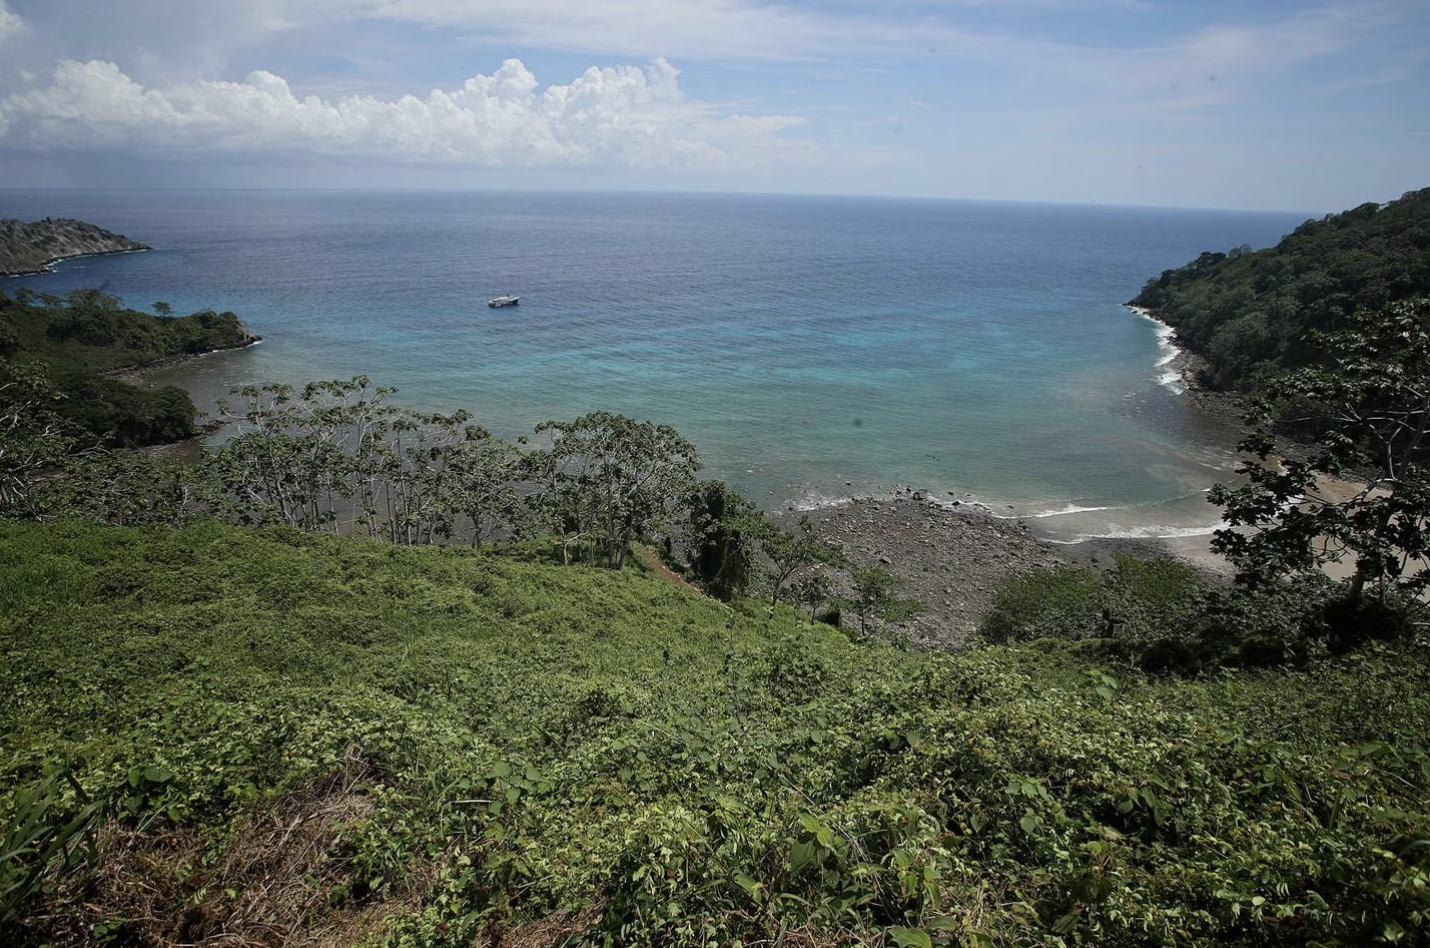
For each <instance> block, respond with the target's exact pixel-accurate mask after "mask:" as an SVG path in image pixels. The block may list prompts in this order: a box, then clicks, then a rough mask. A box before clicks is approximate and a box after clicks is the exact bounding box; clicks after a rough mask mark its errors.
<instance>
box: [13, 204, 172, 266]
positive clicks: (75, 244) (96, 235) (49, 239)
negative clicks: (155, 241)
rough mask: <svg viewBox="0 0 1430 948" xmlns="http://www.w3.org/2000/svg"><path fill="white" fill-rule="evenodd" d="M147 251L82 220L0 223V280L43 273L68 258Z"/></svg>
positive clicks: (142, 246) (124, 238)
mask: <svg viewBox="0 0 1430 948" xmlns="http://www.w3.org/2000/svg"><path fill="white" fill-rule="evenodd" d="M149 249H151V248H150V247H149V246H148V245H147V244H141V243H139V242H138V241H137V240H130V239H129V238H128V237H124V236H122V235H120V234H112V233H110V232H109V231H107V230H105V229H104V228H102V227H96V226H95V225H93V224H87V223H85V222H84V221H77V220H68V219H60V220H55V219H51V218H48V217H47V218H45V219H44V220H42V221H34V222H33V223H26V222H24V221H19V220H8V219H7V220H0V277H10V276H25V275H28V274H32V273H43V272H45V271H46V270H48V269H49V267H50V265H51V264H53V263H56V262H57V261H60V260H67V259H69V258H70V257H84V256H89V255H90V254H102V253H133V252H134V251H138V250H149Z"/></svg>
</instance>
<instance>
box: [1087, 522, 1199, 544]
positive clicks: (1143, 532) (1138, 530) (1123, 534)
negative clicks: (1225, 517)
mask: <svg viewBox="0 0 1430 948" xmlns="http://www.w3.org/2000/svg"><path fill="white" fill-rule="evenodd" d="M1219 529H1221V528H1220V526H1211V527H1169V526H1164V525H1160V524H1148V525H1147V526H1144V527H1130V528H1128V529H1126V530H1111V531H1108V532H1107V533H1084V534H1082V535H1081V536H1082V539H1083V540H1175V539H1177V538H1178V537H1208V536H1211V535H1212V534H1213V533H1215V532H1216V531H1217V530H1219Z"/></svg>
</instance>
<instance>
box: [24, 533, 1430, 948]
mask: <svg viewBox="0 0 1430 948" xmlns="http://www.w3.org/2000/svg"><path fill="white" fill-rule="evenodd" d="M802 615H803V614H802V613H797V612H795V611H794V610H793V609H790V608H788V607H785V606H783V605H782V606H780V607H779V608H778V609H777V610H775V611H774V612H773V613H770V612H769V611H768V609H767V608H766V606H764V605H761V604H758V603H757V602H755V601H752V600H741V601H740V602H738V603H736V604H735V605H734V606H733V607H732V606H729V605H724V604H721V603H719V602H717V601H715V600H711V599H705V598H702V597H699V596H697V595H694V594H692V593H690V592H687V591H684V590H682V589H680V588H678V587H675V586H673V585H671V584H669V583H667V582H665V581H664V580H662V579H661V578H660V577H659V576H657V575H653V574H647V573H644V572H642V571H640V570H636V569H626V570H623V571H612V570H609V569H606V568H602V567H598V566H593V565H565V566H563V565H560V564H559V563H558V562H555V561H553V560H552V558H551V554H550V551H549V550H547V549H545V548H538V547H532V546H529V545H512V546H502V547H497V548H482V549H476V550H473V549H471V548H467V547H457V546H451V547H446V548H438V547H420V548H401V547H396V546H391V545H380V544H374V543H371V542H366V541H362V540H358V539H355V538H351V537H332V536H323V535H319V534H304V533H301V532H299V531H296V530H293V529H291V528H281V527H275V528H264V529H261V530H247V529H242V528H238V527H233V526H228V525H223V524H218V523H214V522H207V523H199V524H194V525H190V526H188V527H186V528H183V529H172V528H166V527H147V528H110V527H98V526H94V525H91V524H83V523H73V522H71V523H62V524H55V525H48V524H11V525H8V526H3V527H0V616H3V619H0V623H3V625H0V648H3V652H0V662H3V665H4V674H5V680H6V681H7V683H8V684H9V685H10V687H8V688H7V689H6V690H5V692H4V695H3V697H0V724H3V728H0V732H3V734H4V737H3V750H4V753H3V754H0V761H3V762H4V763H3V764H0V785H3V786H7V787H11V788H14V791H13V792H12V793H10V794H7V795H6V796H5V797H4V798H0V825H3V826H9V827H15V829H12V830H11V831H10V835H11V838H10V839H9V840H7V845H8V846H10V847H14V849H13V852H14V853H17V854H11V852H12V851H7V856H6V861H5V862H4V863H3V866H4V869H3V871H4V873H5V875H4V879H3V881H0V893H3V896H4V898H5V899H6V902H5V910H6V911H7V913H8V914H7V917H6V921H5V924H6V925H7V931H8V938H9V943H24V942H26V941H35V942H38V941H41V940H45V939H51V940H62V941H68V942H71V943H88V944H104V943H109V944H155V943H189V944H192V943H199V942H204V941H205V939H210V940H212V943H215V944H216V943H218V941H219V940H221V938H223V937H227V938H231V939H232V938H237V939H242V940H243V941H244V942H245V943H251V944H278V943H286V944H295V943H304V942H305V941H306V942H308V943H333V944H353V943H358V942H364V941H365V942H366V943H370V944H389V945H454V946H455V945H471V944H496V943H498V942H500V943H509V944H562V943H565V944H572V945H578V944H592V945H596V944H662V945H665V944H697V943H699V944H737V943H743V944H760V943H773V942H775V941H777V940H781V939H783V940H784V941H786V942H790V943H795V944H809V945H818V944H829V945H835V944H849V943H853V942H866V943H871V944H889V945H925V944H928V945H932V944H947V945H1010V946H1011V945H1026V944H1048V945H1059V944H1062V945H1068V944H1079V943H1086V944H1098V945H1145V944H1149V943H1152V944H1207V945H1211V944H1218V945H1221V944H1241V945H1289V944H1344V945H1359V944H1370V943H1377V942H1385V943H1399V944H1412V945H1413V944H1424V943H1425V941H1424V933H1425V931H1426V930H1427V923H1430V915H1428V914H1427V913H1430V886H1427V881H1430V878H1427V876H1430V854H1427V852H1426V849H1427V845H1426V842H1425V841H1426V839H1427V838H1430V822H1427V820H1430V817H1427V802H1430V801H1427V790H1430V757H1427V753H1426V751H1427V749H1426V747H1425V728H1424V722H1425V721H1426V720H1430V697H1427V696H1430V688H1427V685H1430V667H1427V663H1426V661H1425V652H1424V650H1423V649H1419V650H1417V649H1416V648H1415V647H1413V646H1411V645H1409V644H1404V645H1400V646H1396V647H1395V648H1393V649H1387V648H1377V649H1371V650H1369V651H1361V652H1358V653H1356V654H1355V655H1352V656H1349V657H1346V658H1342V659H1331V658H1323V659H1322V660H1320V661H1317V662H1314V663H1312V664H1310V665H1309V666H1308V667H1307V668H1305V669H1304V670H1300V671H1286V670H1276V671H1269V672H1260V671H1253V672H1240V673H1215V674H1209V675H1206V676H1203V677H1201V678H1197V679H1160V678H1156V677H1149V676H1148V675H1146V674H1144V673H1140V672H1137V671H1134V670H1131V669H1130V668H1128V667H1127V666H1126V665H1125V664H1119V663H1115V662H1110V661H1108V660H1107V659H1106V658H1104V657H1102V656H1101V654H1100V653H1099V652H1098V651H1097V650H1096V649H1095V648H1093V647H1091V646H1089V645H1087V644H1078V643H1068V642H1059V641H1056V640H1045V641H1043V642H1039V643H1034V644H1031V645H1018V646H1002V647H990V648H985V649H981V650H977V651H974V652H970V653H966V654H964V655H960V656H949V655H944V654H918V653H909V652H904V651H900V650H898V649H896V648H893V647H890V646H888V645H885V644H881V643H880V642H878V641H875V640H867V639H863V638H858V637H856V639H854V640H851V638H849V637H848V636H847V635H846V634H844V633H841V632H839V631H837V630H835V629H833V628H830V627H828V626H823V625H817V624H810V623H809V622H808V621H807V620H806V619H804V618H802V617H801V616H802ZM65 837H67V838H68V839H69V840H70V848H69V850H68V853H69V854H68V855H67V856H62V855H61V854H60V853H59V852H58V851H55V850H53V842H54V841H55V840H57V839H60V838H65ZM86 847H93V849H94V856H93V865H94V866H95V867H96V870H97V871H95V872H83V871H80V870H81V869H82V868H83V867H84V866H85V865H87V864H88V860H89V859H90V858H91V857H90V856H89V849H88V848H86ZM46 859H48V862H47V861H46ZM66 865H68V866H69V867H70V871H68V872H65V871H62V870H63V868H64V866H66ZM37 870H38V871H37Z"/></svg>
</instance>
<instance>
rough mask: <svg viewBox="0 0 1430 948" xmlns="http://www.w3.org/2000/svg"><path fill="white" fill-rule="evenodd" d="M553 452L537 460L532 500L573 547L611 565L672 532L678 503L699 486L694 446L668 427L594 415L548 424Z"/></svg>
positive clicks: (543, 428)
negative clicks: (536, 490) (644, 542)
mask: <svg viewBox="0 0 1430 948" xmlns="http://www.w3.org/2000/svg"><path fill="white" fill-rule="evenodd" d="M536 432H537V434H538V435H542V434H550V435H551V436H552V442H551V447H549V448H547V449H546V450H544V451H539V452H535V453H533V455H532V464H533V471H534V473H535V476H536V477H537V479H538V482H539V485H540V490H539V493H538V494H536V495H533V496H534V497H535V498H536V500H537V502H538V504H539V506H540V508H541V510H542V511H543V512H544V513H545V514H546V516H547V518H548V520H549V521H550V522H551V523H552V524H553V525H554V526H556V527H557V528H558V529H559V530H560V531H561V532H562V533H563V534H564V535H565V537H566V541H565V543H564V544H563V550H564V549H565V548H566V547H567V546H568V545H571V544H575V545H577V546H578V548H581V547H588V548H590V549H593V550H594V551H595V552H596V553H598V554H599V555H600V556H601V557H602V558H603V559H604V560H605V562H606V564H607V565H608V566H610V567H611V568H613V569H620V568H621V566H623V565H624V564H625V559H626V553H627V552H628V551H629V549H630V545H631V543H633V542H635V541H636V540H643V539H649V538H650V537H651V536H652V534H653V533H655V532H657V531H661V530H666V531H668V530H669V529H670V522H671V519H672V517H673V515H674V513H675V510H676V508H677V505H678V504H679V502H680V501H681V500H683V499H684V498H685V497H687V496H688V495H689V493H690V491H691V489H692V488H693V487H694V485H695V474H696V472H697V471H699V470H700V459H699V457H698V456H697V455H696V453H695V446H694V445H693V444H691V443H690V442H689V441H686V440H685V439H684V438H682V437H681V436H680V434H679V433H678V432H677V431H676V430H675V429H674V428H672V427H670V426H669V425H656V424H652V423H651V422H649V421H639V422H638V421H636V420H634V419H632V418H627V417H626V416H625V415H617V414H612V413H611V412H592V413H591V414H588V415H583V416H581V417H580V418H577V419H576V420H575V421H564V422H563V421H547V422H543V423H542V424H540V425H538V426H537V428H536Z"/></svg>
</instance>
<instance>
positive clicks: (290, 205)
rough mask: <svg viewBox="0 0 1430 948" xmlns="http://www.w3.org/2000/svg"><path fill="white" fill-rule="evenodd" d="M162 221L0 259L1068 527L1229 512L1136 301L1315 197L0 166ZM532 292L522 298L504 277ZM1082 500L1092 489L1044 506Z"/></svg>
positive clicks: (1202, 426) (108, 218) (517, 395)
mask: <svg viewBox="0 0 1430 948" xmlns="http://www.w3.org/2000/svg"><path fill="white" fill-rule="evenodd" d="M46 216H50V217H77V218H80V219H83V220H88V221H91V222H93V223H96V224H99V225H100V226H102V227H106V228H108V229H110V230H114V231H117V232H120V233H124V234H126V235H128V236H130V237H133V238H135V239H137V240H141V241H144V242H145V243H148V244H151V245H153V246H154V247H155V250H154V251H153V252H150V253H143V254H126V255H120V256H114V257H99V258H89V259H83V260H75V261H69V262H67V263H64V264H61V265H60V266H59V268H58V271H57V272H56V273H53V274H48V275H44V276H39V277H30V278H23V279H13V280H3V281H0V288H3V289H6V290H9V291H12V292H13V290H14V289H15V288H16V287H17V286H18V285H21V284H27V285H30V286H32V287H34V288H35V289H37V290H41V291H44V292H49V293H55V294H61V293H64V292H66V291H67V290H69V289H71V288H74V287H76V286H98V287H102V288H104V289H105V290H106V291H108V292H110V293H114V294H117V295H119V296H121V297H122V298H123V299H124V300H125V302H126V303H127V304H129V305H133V306H136V307H140V308H145V307H148V306H149V305H150V304H151V303H153V302H154V301H156V300H163V301H166V302H169V303H171V304H173V306H174V307H175V309H176V311H178V312H191V311H194V310H197V309H202V308H213V309H217V310H220V311H222V310H232V311H234V312H236V313H238V314H239V315H240V316H241V317H242V318H243V319H244V321H245V322H247V323H248V324H249V326H251V327H252V328H253V329H254V330H255V331H256V332H258V333H259V334H261V335H262V336H264V337H265V341H264V343H263V344H261V345H259V346H256V347H254V348H252V349H248V350H245V351H242V352H233V353H223V354H217V355H214V356H210V357H207V358H205V359H203V360H201V361H199V362H197V363H193V364H190V365H186V366H182V367H179V368H176V369H172V370H169V371H168V372H167V373H166V374H165V375H164V376H163V378H164V380H165V381H172V382H175V383H178V384H181V385H184V386H186V387H188V388H190V389H191V390H192V391H194V392H195V394H196V397H197V399H198V400H199V401H200V403H201V404H212V403H213V401H214V400H215V399H216V398H217V397H218V396H220V395H222V394H223V393H224V392H226V391H227V389H228V388H230V387H231V386H234V385H239V384H245V383H249V382H268V381H281V382H292V383H301V382H306V381H311V380H316V379H329V378H347V377H350V376H352V375H355V374H359V373H362V374H366V375H368V376H370V377H371V378H372V379H373V380H374V381H375V382H378V383H381V384H384V385H392V386H396V387H397V388H398V389H399V390H400V395H399V396H398V401H400V402H401V403H402V404H406V405H410V406H412V407H416V408H423V409H433V410H437V409H442V410H450V409H455V408H458V407H465V408H468V409H469V410H471V411H472V412H473V413H474V414H475V415H476V416H477V418H478V419H479V420H481V421H482V422H483V423H485V424H486V425H487V426H488V427H489V428H491V429H492V430H493V431H495V432H497V433H498V434H501V435H503V436H506V437H513V438H514V437H516V436H517V435H519V434H525V433H529V432H530V430H531V429H532V427H534V426H535V425H536V424H537V423H538V422H541V421H543V420H546V419H549V418H559V419H567V418H572V417H575V416H576V415H579V414H581V413H584V412H587V411H591V410H595V409H606V410H611V411H617V412H624V413H626V414H629V415H633V416H636V417H639V418H649V419H652V420H655V421H660V422H665V423H669V424H672V425H674V426H675V427H676V428H678V429H679V430H680V432H681V433H682V434H684V435H685V436H686V437H687V438H689V439H690V440H692V441H693V442H695V444H696V445H697V446H698V447H699V449H700V452H701V455H702V457H703V458H704V460H705V463H706V469H707V474H709V475H711V476H719V477H724V478H726V479H727V480H728V481H730V482H731V483H732V484H733V485H734V486H736V487H737V488H739V489H740V490H742V491H744V492H745V493H747V494H749V495H750V496H752V497H754V498H756V499H757V500H759V501H760V502H761V503H763V504H765V505H767V506H786V505H791V504H793V505H812V504H817V503H823V502H829V501H832V500H836V499H838V498H841V497H847V496H850V495H859V496H866V495H870V494H874V495H887V494H890V493H891V492H893V491H894V490H895V489H897V488H899V487H902V486H912V487H915V488H921V489H925V490H928V491H930V492H931V493H933V494H934V496H936V497H938V498H941V499H945V500H950V501H951V500H953V499H959V500H963V501H971V500H977V501H980V502H983V503H986V504H988V505H990V506H991V507H993V508H994V509H995V510H996V511H997V512H999V513H1000V514H1003V515H1011V514H1016V515H1020V516H1028V517H1036V519H1035V520H1033V523H1034V525H1035V526H1036V527H1038V528H1039V529H1040V530H1042V531H1043V532H1045V533H1047V534H1049V535H1051V536H1055V537H1062V538H1064V539H1074V538H1076V537H1079V536H1083V535H1091V534H1099V535H1107V534H1113V535H1159V534H1160V535H1167V534H1177V533H1190V532H1194V531H1198V530H1204V529H1206V528H1207V527H1208V526H1209V525H1211V524H1212V523H1214V521H1215V514H1214V512H1213V511H1212V510H1211V508H1210V507H1209V506H1208V505H1206V504H1205V503H1204V501H1203V500H1202V492H1203V491H1204V490H1205V489H1206V487H1208V486H1210V485H1211V484H1212V483H1214V482H1215V481H1217V480H1219V479H1227V478H1228V477H1230V474H1231V467H1232V465H1233V457H1232V453H1231V450H1230V444H1231V440H1232V438H1233V437H1234V432H1228V431H1226V430H1223V429H1220V428H1217V427H1216V426H1214V425H1211V424H1210V423H1209V422H1207V420H1206V419H1204V418H1200V417H1199V416H1198V415H1197V414H1196V413H1195V412H1193V411H1192V410H1191V409H1190V406H1189V405H1188V404H1187V403H1186V400H1185V399H1184V398H1181V397H1179V396H1178V395H1177V394H1176V392H1175V391H1174V389H1173V387H1171V386H1169V385H1166V384H1163V383H1162V382H1161V381H1159V379H1160V377H1161V376H1162V375H1164V374H1165V370H1164V369H1163V368H1162V367H1160V366H1159V364H1158V363H1159V361H1161V359H1162V358H1163V356H1164V354H1165V349H1164V348H1163V347H1162V346H1161V345H1160V343H1159V336H1158V332H1157V327H1156V326H1155V325H1154V324H1153V323H1152V322H1150V321H1149V320H1147V319H1144V318H1142V317H1139V316H1138V315H1136V314H1135V313H1132V312H1131V311H1129V310H1128V309H1126V308H1125V307H1123V306H1122V303H1123V301H1125V300H1127V299H1129V298H1130V297H1132V296H1133V295H1134V294H1135V293H1136V292H1137V290H1138V289H1139V288H1140V286H1141V285H1142V283H1143V282H1144V281H1145V280H1146V279H1147V278H1148V277H1149V276H1153V275H1155V274H1157V273H1159V272H1160V271H1161V270H1163V269H1165V268H1167V267H1173V266H1179V265H1181V264H1182V263H1184V262H1186V261H1187V260H1189V259H1190V258H1192V257H1194V256H1196V255H1197V254H1198V253H1200V252H1201V251H1203V250H1226V249H1228V248H1230V247H1233V246H1236V245H1239V244H1250V245H1252V246H1253V247H1261V246H1267V245H1269V244H1272V243H1275V242H1276V241H1277V240H1278V239H1279V238H1280V237H1281V236H1282V235H1283V234H1285V233H1286V232H1288V231H1289V230H1291V229H1292V228H1294V227H1295V226H1296V225H1297V224H1298V223H1300V222H1301V220H1302V219H1303V218H1304V217H1305V216H1306V215H1296V214H1271V213H1242V212H1230V211H1187V210H1161V209H1145V208H1113V207H1101V206H1067V205H1037V204H1008V203H979V202H954V201H912V200H884V199H861V198H817V197H778V196H725V195H629V194H555V193H512V192H501V193H484V192H460V193H433V192H332V191H312V192H292V191H217V192H188V191H155V192H139V191H123V192H88V191H49V192H43V191H0V217H17V218H21V219H25V220H34V219H37V218H41V217H46ZM505 291H511V292H513V293H518V294H520V296H521V304H520V305H519V306H517V307H512V308H507V309H500V310H493V309H488V308H487V306H486V305H485V301H486V299H487V298H488V297H491V296H495V295H498V294H500V293H502V292H505ZM1073 508H1107V509H1080V510H1076V511H1075V512H1072V513H1067V514H1060V515H1055V516H1041V517H1039V516H1037V515H1040V514H1049V513H1052V512H1055V511H1065V510H1070V509H1073Z"/></svg>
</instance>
